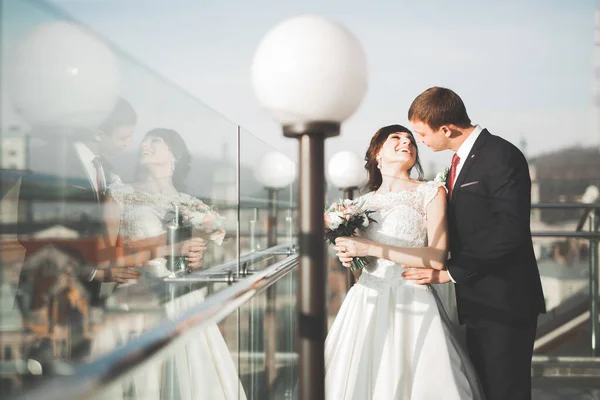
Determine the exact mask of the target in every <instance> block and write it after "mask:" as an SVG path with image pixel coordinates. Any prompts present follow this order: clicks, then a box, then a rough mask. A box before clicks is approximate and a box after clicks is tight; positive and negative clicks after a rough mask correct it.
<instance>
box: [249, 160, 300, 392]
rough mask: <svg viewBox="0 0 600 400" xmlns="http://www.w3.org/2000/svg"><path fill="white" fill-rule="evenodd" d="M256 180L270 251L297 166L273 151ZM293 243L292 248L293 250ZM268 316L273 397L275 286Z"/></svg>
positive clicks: (270, 292) (271, 289)
mask: <svg viewBox="0 0 600 400" xmlns="http://www.w3.org/2000/svg"><path fill="white" fill-rule="evenodd" d="M254 175H255V177H256V179H257V180H258V181H259V182H260V183H261V184H262V185H263V186H264V187H265V188H266V189H267V191H268V193H269V205H270V209H269V218H268V220H267V248H271V247H273V246H276V245H277V193H278V192H279V190H280V189H283V188H284V187H286V186H288V185H289V184H291V183H292V182H293V181H294V179H296V166H295V165H294V163H293V162H292V161H291V160H290V159H289V158H288V157H286V156H285V155H284V154H282V153H280V152H278V151H273V152H271V153H268V154H266V155H265V156H263V157H262V158H261V160H260V162H259V163H258V165H257V166H256V169H255V170H254ZM291 245H292V244H291V243H290V248H291ZM266 294H267V299H266V300H267V304H266V309H265V315H264V329H265V333H264V337H263V340H264V349H265V387H266V391H267V392H266V393H268V394H269V398H271V397H272V393H271V389H272V385H273V383H274V382H275V378H276V376H275V370H276V366H275V351H276V349H277V306H276V304H275V303H276V300H277V299H276V293H275V286H269V288H267V293H266Z"/></svg>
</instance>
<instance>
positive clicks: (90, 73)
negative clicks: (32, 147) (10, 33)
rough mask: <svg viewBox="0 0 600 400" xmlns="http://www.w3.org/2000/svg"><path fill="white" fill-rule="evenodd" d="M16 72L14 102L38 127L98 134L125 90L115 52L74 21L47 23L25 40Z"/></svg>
mask: <svg viewBox="0 0 600 400" xmlns="http://www.w3.org/2000/svg"><path fill="white" fill-rule="evenodd" d="M11 73H12V78H11V87H10V93H11V98H12V99H11V100H12V103H13V105H14V107H15V109H16V111H17V112H18V113H19V114H20V115H21V116H22V117H23V118H24V119H25V120H26V121H27V122H28V123H29V124H30V125H31V126H32V127H33V128H64V129H65V130H66V129H67V128H89V129H95V128H97V126H98V125H99V124H100V123H101V122H102V121H103V120H104V119H105V118H106V117H107V116H108V115H109V114H110V112H111V111H112V109H113V107H114V105H115V104H116V101H117V97H118V96H119V92H120V88H121V76H120V72H119V66H118V63H117V59H116V58H115V55H114V54H113V52H112V51H111V49H110V48H109V47H108V46H107V45H106V44H105V43H104V42H102V41H101V40H100V39H98V38H97V37H95V36H93V35H92V34H90V33H88V32H86V31H85V30H83V29H82V28H81V27H79V26H78V25H76V24H74V23H71V22H63V21H59V22H50V23H46V24H43V25H40V26H39V27H38V28H36V29H35V30H34V31H32V32H31V33H29V34H28V35H26V36H25V37H24V38H23V39H22V40H21V41H20V43H19V44H18V46H17V50H16V54H15V55H14V62H13V64H12V68H11ZM34 131H36V129H34Z"/></svg>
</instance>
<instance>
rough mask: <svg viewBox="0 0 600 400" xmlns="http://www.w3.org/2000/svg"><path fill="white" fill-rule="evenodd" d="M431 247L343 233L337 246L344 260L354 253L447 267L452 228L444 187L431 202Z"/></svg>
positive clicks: (405, 262) (439, 268)
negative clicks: (381, 241) (450, 227)
mask: <svg viewBox="0 0 600 400" xmlns="http://www.w3.org/2000/svg"><path fill="white" fill-rule="evenodd" d="M427 237H428V238H429V243H428V246H427V247H415V248H413V247H397V246H391V245H388V244H383V243H378V242H374V241H372V240H368V239H365V238H361V237H340V238H338V239H336V241H335V249H336V250H338V251H340V253H338V256H339V257H340V261H342V262H345V263H347V262H349V261H352V257H364V256H372V257H377V258H382V259H385V260H390V261H392V262H395V263H397V264H403V265H409V266H410V267H411V268H433V269H437V270H443V269H444V266H445V263H446V260H447V258H448V232H447V222H446V192H445V190H444V189H443V188H442V187H440V188H438V190H437V194H436V196H435V197H434V199H433V200H432V201H431V202H430V203H429V204H428V205H427Z"/></svg>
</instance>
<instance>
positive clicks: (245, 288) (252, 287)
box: [14, 254, 299, 400]
mask: <svg viewBox="0 0 600 400" xmlns="http://www.w3.org/2000/svg"><path fill="white" fill-rule="evenodd" d="M298 262H299V255H298V254H293V255H290V256H289V257H287V258H286V259H284V260H282V261H280V262H278V263H275V264H273V265H271V266H270V267H267V268H265V269H264V270H261V271H257V272H255V273H254V274H252V275H250V276H249V277H248V278H246V279H244V280H241V281H239V282H238V283H236V284H235V285H232V286H229V287H227V288H225V289H223V290H221V291H219V292H217V293H215V294H213V295H211V296H209V297H207V298H206V301H205V302H204V303H202V304H199V305H198V306H196V307H193V308H192V309H190V310H188V311H187V312H185V313H184V314H183V315H181V316H179V317H177V318H175V319H173V320H169V321H165V322H163V323H162V324H160V325H159V326H157V327H156V328H154V329H152V330H150V331H148V332H145V333H144V334H142V335H141V336H139V337H137V338H135V339H132V340H131V341H129V342H128V343H127V344H126V345H124V346H123V347H122V348H118V349H115V350H113V351H112V352H110V353H108V354H106V355H104V356H102V357H101V358H99V359H97V360H95V361H93V362H91V363H88V364H81V365H77V368H72V369H71V371H72V372H73V374H72V375H68V376H58V377H50V379H49V380H48V381H47V382H46V383H45V384H42V385H40V386H39V387H38V388H35V389H33V390H31V391H28V392H26V393H22V394H20V395H17V396H16V397H14V400H25V399H27V400H42V399H44V400H53V399H57V400H58V399H61V400H62V399H87V398H90V397H91V396H93V395H94V394H95V393H98V392H99V391H100V390H102V389H103V388H105V387H106V386H108V385H109V384H111V383H112V382H114V381H115V380H116V379H119V378H123V376H125V374H129V373H131V372H132V371H133V370H134V369H135V368H137V367H141V366H142V365H143V364H144V363H145V362H146V361H148V360H149V359H150V358H151V357H154V356H157V355H158V354H162V353H164V352H165V351H166V350H167V348H169V347H170V346H172V345H173V344H175V343H176V342H177V341H178V340H180V339H181V338H182V337H183V336H184V335H185V334H186V332H188V331H189V330H190V329H198V328H202V327H204V326H206V325H208V324H215V323H218V322H220V321H221V320H222V319H223V318H225V317H226V316H227V315H229V314H230V313H232V312H233V311H235V310H236V309H238V308H239V307H240V306H241V305H243V304H244V303H245V302H246V301H247V300H248V299H250V298H251V297H253V296H254V295H256V294H257V293H259V292H262V291H263V290H265V289H267V288H268V287H270V286H272V285H273V284H275V283H276V282H277V281H278V280H279V279H281V278H282V277H284V276H285V275H287V274H288V273H289V272H291V271H292V270H293V269H294V268H295V267H296V266H297V265H298Z"/></svg>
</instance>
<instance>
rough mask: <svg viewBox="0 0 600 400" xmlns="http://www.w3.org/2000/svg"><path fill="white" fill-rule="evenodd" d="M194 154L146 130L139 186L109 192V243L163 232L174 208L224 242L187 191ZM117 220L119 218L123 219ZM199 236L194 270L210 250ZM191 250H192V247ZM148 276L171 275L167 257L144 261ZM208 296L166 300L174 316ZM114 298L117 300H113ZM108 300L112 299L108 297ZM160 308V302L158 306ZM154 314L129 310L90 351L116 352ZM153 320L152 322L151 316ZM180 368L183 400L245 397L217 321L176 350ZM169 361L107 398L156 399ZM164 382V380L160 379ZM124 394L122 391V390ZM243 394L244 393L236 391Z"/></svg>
mask: <svg viewBox="0 0 600 400" xmlns="http://www.w3.org/2000/svg"><path fill="white" fill-rule="evenodd" d="M189 163H190V154H189V151H188V149H187V147H186V145H185V142H184V141H183V139H182V138H181V136H180V135H179V134H178V133H177V132H175V131H173V130H169V129H154V130H152V131H150V132H148V133H147V134H146V136H145V138H144V140H143V142H142V147H141V152H140V158H139V165H138V168H139V169H138V173H137V177H138V183H136V184H134V185H125V184H122V183H120V182H118V183H116V184H115V185H113V186H112V187H111V188H110V190H109V199H108V204H107V207H106V218H107V221H108V231H109V233H108V236H109V238H110V241H111V242H112V245H113V246H114V245H116V244H117V243H123V244H124V245H125V246H126V247H127V246H129V245H130V244H133V243H135V242H138V243H139V242H140V241H143V239H145V238H151V237H156V236H158V235H161V234H164V233H165V227H166V225H167V224H168V223H170V222H172V221H171V220H172V218H173V215H174V213H173V210H174V208H175V206H177V207H178V209H179V210H182V212H183V215H184V217H185V218H186V219H187V220H188V223H190V224H191V225H192V226H193V227H194V230H195V233H194V236H197V235H201V236H202V237H204V238H205V239H207V240H208V241H210V242H213V243H215V244H217V245H220V244H221V243H222V241H223V238H224V236H225V231H224V230H223V229H222V221H221V217H219V216H218V214H216V213H214V212H212V211H211V209H210V208H209V207H208V206H206V205H205V204H204V203H203V202H202V201H200V200H198V199H196V198H194V197H192V196H190V195H188V194H186V193H184V192H183V191H182V190H183V189H184V186H183V182H184V180H185V177H186V175H187V173H188V171H189V168H190V167H189ZM119 221H120V223H119ZM206 243H207V242H206V241H204V240H202V239H198V240H194V241H192V246H195V247H196V248H195V249H192V250H193V251H195V253H192V257H188V258H187V262H188V265H189V266H190V267H191V268H197V267H199V266H200V262H201V255H200V254H201V253H199V252H198V251H202V252H203V251H204V249H205V247H206ZM188 250H189V249H188ZM139 270H141V271H143V274H142V275H143V276H146V277H147V278H151V279H152V278H160V277H164V276H167V275H170V274H171V272H170V271H169V270H168V269H167V261H166V259H165V258H164V257H156V258H153V259H152V260H151V261H149V262H148V264H147V266H145V267H142V268H139ZM144 281H145V279H143V278H142V279H140V280H139V281H138V282H136V281H130V282H129V283H127V284H124V285H119V286H117V287H116V289H115V291H114V292H113V294H112V296H111V297H112V298H113V300H114V299H118V300H116V303H123V302H127V300H128V298H130V297H131V296H130V294H132V293H133V292H138V291H137V290H135V286H139V285H141V286H144V284H145V283H147V280H146V282H144ZM203 301H204V296H203V294H202V293H201V292H200V291H199V290H194V291H192V292H190V293H187V294H185V295H182V296H180V297H178V298H176V299H174V300H172V301H170V302H168V303H167V304H165V305H164V310H165V313H166V314H167V316H168V317H169V318H174V317H177V316H178V315H180V314H182V313H183V312H185V311H186V310H187V309H189V308H191V307H193V306H195V305H198V304H199V303H201V302H203ZM114 302H115V301H113V303H114ZM108 303H109V304H110V298H109V302H108ZM157 307H158V306H157ZM157 318H160V317H154V318H153V317H151V316H150V315H149V314H143V313H136V314H133V313H130V314H128V315H126V316H125V317H123V318H122V319H120V320H118V321H116V323H115V324H114V325H112V326H110V327H108V328H106V330H105V331H104V332H99V333H98V334H97V335H96V340H95V343H94V349H93V351H92V353H93V354H94V353H95V354H99V353H104V352H106V351H109V350H112V349H114V348H115V347H117V346H119V345H121V344H123V343H125V342H126V341H127V340H128V339H129V338H130V337H131V336H135V335H139V334H141V333H142V331H143V330H145V329H148V328H149V327H150V326H151V325H156V323H157V322H158V321H156V319H157ZM151 319H154V321H151ZM171 360H172V364H173V365H174V367H173V366H170V367H169V369H170V368H175V375H174V376H175V377H176V382H175V388H174V389H175V392H176V393H178V394H179V396H177V398H181V399H239V398H245V396H244V394H243V391H242V389H241V384H240V382H239V379H238V376H237V373H236V368H235V365H234V363H233V359H232V357H231V354H230V352H229V349H228V348H227V345H226V343H225V341H224V339H223V337H222V335H221V333H220V331H219V329H218V327H217V326H216V325H213V326H209V327H206V328H205V329H204V330H202V332H200V333H199V334H198V335H196V336H194V337H193V338H192V339H191V340H190V339H189V338H188V339H187V341H186V343H185V345H184V346H183V347H178V349H177V350H174V353H172V354H171ZM164 367H165V364H164V363H162V362H155V363H154V365H153V364H151V365H147V366H145V367H143V368H142V369H141V370H140V371H139V372H137V373H136V374H134V376H133V377H132V382H126V383H125V384H124V385H123V387H119V388H115V389H114V391H113V392H112V393H110V394H109V395H110V398H123V396H124V395H125V393H127V395H126V397H133V398H137V399H159V398H161V392H164V391H165V390H169V391H170V390H171V389H173V388H168V387H167V388H166V387H165V384H164V380H161V379H162V378H163V377H164V376H165V375H164V372H165V369H164ZM161 383H162V384H161ZM124 392H125V393H124ZM238 392H239V393H238Z"/></svg>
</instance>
